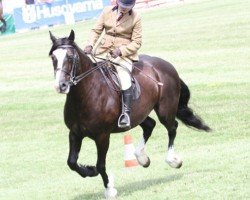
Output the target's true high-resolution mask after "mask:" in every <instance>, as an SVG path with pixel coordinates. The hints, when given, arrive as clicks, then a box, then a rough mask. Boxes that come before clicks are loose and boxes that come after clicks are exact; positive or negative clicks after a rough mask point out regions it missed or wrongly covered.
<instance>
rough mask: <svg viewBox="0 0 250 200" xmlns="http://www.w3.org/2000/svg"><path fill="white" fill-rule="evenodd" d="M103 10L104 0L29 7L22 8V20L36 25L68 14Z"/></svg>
mask: <svg viewBox="0 0 250 200" xmlns="http://www.w3.org/2000/svg"><path fill="white" fill-rule="evenodd" d="M102 8H103V1H102V0H89V1H86V0H85V1H78V2H75V3H67V4H62V5H53V4H51V5H50V6H47V5H28V6H25V7H23V8H22V18H23V21H24V22H25V23H27V24H29V23H34V22H36V21H37V20H40V19H48V18H52V17H60V16H65V15H67V14H68V13H70V14H72V15H73V14H74V13H81V12H87V11H93V10H100V9H102Z"/></svg>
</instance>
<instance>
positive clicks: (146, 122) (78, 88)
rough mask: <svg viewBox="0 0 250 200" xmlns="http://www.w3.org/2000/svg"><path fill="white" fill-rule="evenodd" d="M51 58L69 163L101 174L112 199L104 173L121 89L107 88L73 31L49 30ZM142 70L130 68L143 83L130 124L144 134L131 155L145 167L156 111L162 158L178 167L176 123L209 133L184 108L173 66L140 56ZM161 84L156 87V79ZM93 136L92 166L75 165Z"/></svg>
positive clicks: (184, 93) (185, 95)
mask: <svg viewBox="0 0 250 200" xmlns="http://www.w3.org/2000/svg"><path fill="white" fill-rule="evenodd" d="M50 38H51V40H52V43H53V44H52V48H51V50H50V53H49V55H50V56H51V58H52V61H53V66H54V73H55V79H56V81H55V89H56V90H57V92H59V93H65V94H67V98H66V103H65V107H64V120H65V124H66V126H67V127H68V128H69V130H70V132H69V143H70V148H69V156H68V161H67V163H68V165H69V167H70V169H72V170H74V171H76V172H77V173H78V174H80V175H81V176H82V177H87V176H88V177H92V176H97V175H98V174H99V173H100V175H101V176H102V179H103V183H104V186H105V188H106V191H105V196H106V197H113V196H115V195H116V193H117V191H116V189H115V188H114V183H113V180H112V178H111V177H110V176H109V177H108V175H107V173H106V154H107V151H108V148H109V140H110V134H111V133H118V132H123V131H125V130H123V129H120V128H118V126H117V120H118V117H119V115H120V113H121V99H120V94H119V92H117V91H115V90H113V89H111V88H110V87H109V86H108V84H107V82H106V79H105V78H104V76H103V74H102V73H101V71H100V70H99V68H98V65H97V66H96V65H94V64H93V63H92V61H91V60H90V58H89V57H88V56H87V55H85V54H84V52H83V51H82V50H81V49H80V48H79V47H78V46H77V44H76V43H75V42H74V39H75V34H74V31H73V30H72V31H71V33H70V35H69V37H65V38H56V37H55V36H53V35H52V33H51V32H50ZM135 65H136V67H137V68H138V69H140V70H136V69H134V72H133V75H134V76H135V78H136V79H137V80H138V82H139V84H140V87H141V96H140V97H139V99H137V100H134V101H133V103H132V113H131V127H132V128H134V127H136V126H138V125H140V126H141V127H142V129H143V137H142V139H141V141H140V144H139V146H138V147H137V148H136V151H135V156H136V158H137V160H138V162H139V164H140V165H142V166H144V167H148V166H149V164H150V160H149V158H148V156H147V155H146V153H145V150H144V149H145V145H146V142H147V141H148V139H149V137H150V136H151V133H152V131H153V129H154V127H155V125H156V122H155V120H154V119H152V118H150V117H149V116H148V115H149V113H150V112H151V111H152V110H153V109H154V111H155V112H156V114H157V116H158V118H159V121H160V122H161V123H162V124H163V125H164V126H165V127H166V129H167V131H168V137H169V143H168V153H167V155H166V162H167V163H168V164H169V165H170V166H171V167H174V168H179V167H181V165H182V160H181V159H180V158H179V156H178V155H177V154H175V152H174V139H175V136H176V129H177V127H178V122H177V120H176V118H178V119H179V120H181V121H182V122H183V123H184V124H185V125H187V126H190V127H194V128H196V129H199V130H204V131H209V130H210V128H209V127H208V126H207V125H205V124H204V123H203V121H202V120H201V118H200V117H198V116H197V115H195V114H194V113H193V111H192V110H191V109H190V108H189V107H188V101H189V98H190V92H189V89H188V87H187V85H186V84H185V83H184V82H183V81H182V80H181V79H180V78H179V76H178V74H177V72H176V70H175V69H174V67H173V66H172V65H171V64H170V63H168V62H166V61H164V60H162V59H160V58H157V57H151V56H147V55H142V56H140V61H139V62H137V63H135ZM145 74H146V75H147V76H150V77H151V78H153V79H155V80H157V81H158V82H161V83H163V86H159V85H158V84H157V83H156V82H155V81H152V80H150V79H149V78H148V77H146V76H145ZM84 137H89V138H91V139H93V140H94V141H95V143H96V147H97V157H98V158H97V163H96V166H83V165H80V164H78V163H77V159H78V154H79V152H80V149H81V145H82V139H83V138H84Z"/></svg>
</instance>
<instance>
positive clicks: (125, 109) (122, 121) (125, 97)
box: [118, 87, 132, 129]
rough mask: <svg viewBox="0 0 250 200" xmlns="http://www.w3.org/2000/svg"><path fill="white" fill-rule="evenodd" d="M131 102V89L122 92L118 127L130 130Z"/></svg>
mask: <svg viewBox="0 0 250 200" xmlns="http://www.w3.org/2000/svg"><path fill="white" fill-rule="evenodd" d="M131 101H132V87H130V88H129V89H127V90H123V91H122V114H121V116H120V117H119V119H118V127H120V128H126V129H129V128H131V124H130V113H131Z"/></svg>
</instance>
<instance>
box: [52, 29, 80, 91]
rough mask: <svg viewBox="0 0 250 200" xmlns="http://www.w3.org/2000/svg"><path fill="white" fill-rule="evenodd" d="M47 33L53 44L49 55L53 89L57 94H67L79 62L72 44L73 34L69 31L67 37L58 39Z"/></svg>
mask: <svg viewBox="0 0 250 200" xmlns="http://www.w3.org/2000/svg"><path fill="white" fill-rule="evenodd" d="M49 33H50V39H51V41H52V43H53V44H52V48H51V50H50V52H49V55H50V57H51V59H52V61H53V66H54V73H55V89H56V91H57V92H58V93H63V94H67V93H69V90H70V86H71V85H73V84H74V77H75V73H76V67H77V66H76V65H77V63H78V62H79V55H78V53H77V51H76V49H75V43H74V39H75V33H74V31H73V30H71V32H70V35H69V37H65V38H59V39H57V38H56V37H55V36H53V35H52V33H51V32H49Z"/></svg>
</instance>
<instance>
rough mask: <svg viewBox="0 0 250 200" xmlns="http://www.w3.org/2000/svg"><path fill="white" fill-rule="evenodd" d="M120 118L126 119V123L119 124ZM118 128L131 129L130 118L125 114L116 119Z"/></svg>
mask: <svg viewBox="0 0 250 200" xmlns="http://www.w3.org/2000/svg"><path fill="white" fill-rule="evenodd" d="M122 118H126V119H127V123H126V124H121V120H122ZM118 127H119V128H131V125H130V117H129V115H128V114H127V113H125V112H124V113H122V114H121V115H120V117H119V119H118Z"/></svg>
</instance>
